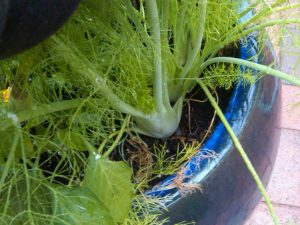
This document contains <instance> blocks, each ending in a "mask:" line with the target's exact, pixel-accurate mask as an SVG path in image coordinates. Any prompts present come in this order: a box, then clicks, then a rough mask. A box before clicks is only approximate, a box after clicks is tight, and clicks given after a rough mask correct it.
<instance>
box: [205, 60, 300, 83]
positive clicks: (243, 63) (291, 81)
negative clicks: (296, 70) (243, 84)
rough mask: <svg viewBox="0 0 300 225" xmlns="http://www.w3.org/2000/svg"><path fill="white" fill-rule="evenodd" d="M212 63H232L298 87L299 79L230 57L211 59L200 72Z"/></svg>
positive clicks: (267, 67)
mask: <svg viewBox="0 0 300 225" xmlns="http://www.w3.org/2000/svg"><path fill="white" fill-rule="evenodd" d="M213 63H232V64H238V65H242V66H246V67H249V68H252V69H255V70H258V71H260V72H262V73H265V74H269V75H272V76H274V77H277V78H279V79H282V80H285V81H288V82H290V83H292V84H294V85H297V86H300V79H299V78H297V77H294V76H291V75H289V74H287V73H284V72H281V71H279V70H276V69H273V68H271V67H269V66H265V65H261V64H258V63H254V62H250V61H247V60H243V59H237V58H232V57H216V58H212V59H208V60H207V61H206V62H205V63H203V64H202V66H201V68H202V71H203V70H204V69H205V68H206V67H207V66H209V65H211V64H213Z"/></svg>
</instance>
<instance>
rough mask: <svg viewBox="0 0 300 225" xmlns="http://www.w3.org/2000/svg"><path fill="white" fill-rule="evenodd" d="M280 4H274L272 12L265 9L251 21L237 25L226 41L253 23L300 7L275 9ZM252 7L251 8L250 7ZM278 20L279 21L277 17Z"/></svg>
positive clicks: (296, 5) (289, 6)
mask: <svg viewBox="0 0 300 225" xmlns="http://www.w3.org/2000/svg"><path fill="white" fill-rule="evenodd" d="M279 5H280V3H279V2H277V3H274V4H272V5H271V6H270V7H271V9H272V10H271V11H270V9H269V8H267V9H264V10H263V11H260V12H258V13H257V14H255V15H253V17H251V18H250V19H249V20H246V21H245V22H243V23H239V24H237V25H236V26H235V27H234V28H233V29H232V30H231V31H230V33H226V34H225V35H224V36H223V38H224V40H226V38H228V37H231V36H232V35H234V34H237V33H238V32H241V31H243V30H244V29H245V28H246V27H248V26H249V25H250V24H251V23H254V22H257V20H259V19H261V17H263V18H266V17H267V16H271V15H275V14H276V13H279V12H282V11H286V10H288V9H293V8H297V7H300V3H295V4H290V5H285V6H281V7H278V8H274V7H277V6H279ZM249 7H250V6H249ZM239 18H241V15H239ZM276 18H277V19H279V18H278V17H277V16H276Z"/></svg>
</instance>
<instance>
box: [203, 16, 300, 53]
mask: <svg viewBox="0 0 300 225" xmlns="http://www.w3.org/2000/svg"><path fill="white" fill-rule="evenodd" d="M295 23H300V19H277V20H271V21H267V22H265V23H261V24H258V25H254V26H252V27H249V28H248V29H246V30H241V31H240V32H239V33H237V34H233V35H228V36H227V38H226V39H225V40H224V41H222V42H220V43H219V44H217V45H216V46H215V47H214V48H213V49H212V50H210V51H207V52H206V53H205V55H203V56H202V57H203V58H208V57H209V56H212V55H213V56H214V55H216V53H217V52H218V51H219V50H220V49H222V48H223V47H224V46H226V45H228V44H230V43H232V42H234V41H237V40H239V39H240V38H245V37H247V35H249V34H251V33H253V32H255V31H261V30H264V29H265V28H267V27H272V26H277V25H284V24H287V25H288V24H295Z"/></svg>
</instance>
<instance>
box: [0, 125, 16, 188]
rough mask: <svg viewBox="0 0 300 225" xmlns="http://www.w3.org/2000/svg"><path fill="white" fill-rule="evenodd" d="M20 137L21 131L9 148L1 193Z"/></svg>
mask: <svg viewBox="0 0 300 225" xmlns="http://www.w3.org/2000/svg"><path fill="white" fill-rule="evenodd" d="M16 129H19V128H16ZM19 138H20V133H19V132H15V135H14V139H13V143H12V145H11V148H10V150H9V155H8V158H7V161H6V163H5V167H4V170H3V172H2V174H1V180H0V193H1V191H2V188H3V186H4V183H5V180H6V177H7V175H8V173H9V169H10V166H11V164H12V163H13V161H14V158H15V152H16V149H17V145H18V142H19Z"/></svg>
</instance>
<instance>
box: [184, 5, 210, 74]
mask: <svg viewBox="0 0 300 225" xmlns="http://www.w3.org/2000/svg"><path fill="white" fill-rule="evenodd" d="M199 7H200V10H201V16H200V18H199V24H200V26H199V33H198V36H197V39H196V43H194V48H193V49H192V51H191V52H190V53H189V55H188V57H187V61H186V64H185V65H184V68H183V70H182V72H181V74H180V75H179V77H180V78H185V77H186V75H187V74H188V73H189V72H190V70H191V69H192V67H193V65H194V62H195V59H196V57H197V55H198V54H199V53H200V50H201V46H202V40H203V35H204V28H205V20H206V8H207V0H202V3H201V6H199Z"/></svg>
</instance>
